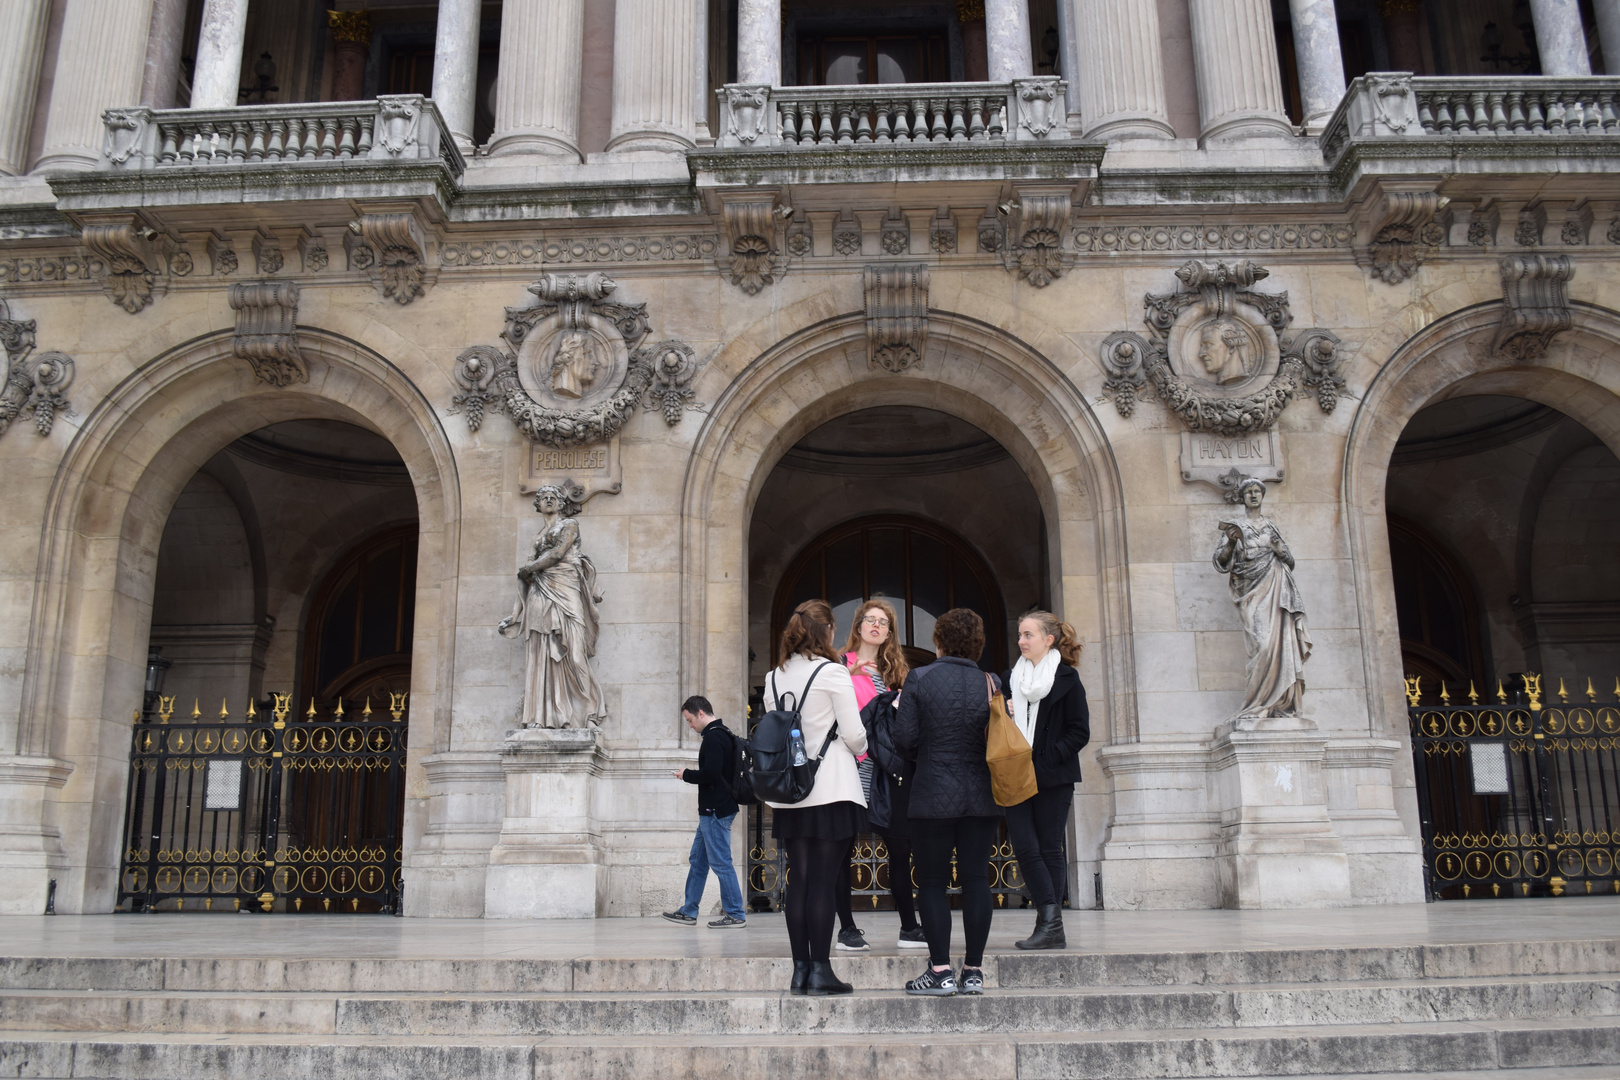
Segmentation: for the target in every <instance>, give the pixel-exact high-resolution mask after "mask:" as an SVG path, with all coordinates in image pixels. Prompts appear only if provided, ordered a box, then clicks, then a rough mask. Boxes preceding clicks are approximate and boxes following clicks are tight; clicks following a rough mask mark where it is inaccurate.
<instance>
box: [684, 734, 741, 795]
mask: <svg viewBox="0 0 1620 1080" xmlns="http://www.w3.org/2000/svg"><path fill="white" fill-rule="evenodd" d="M736 753H737V743H736V740H735V739H733V738H732V735H731V731H730V729H728V728H727V727H726V725H725V722H724V721H721V720H711V721H709V723H708V725H707V726H706V727H704V729H703V742H702V743H701V744H699V746H698V767H697V768H695V769H686V770H685V771H683V772H682V773H681V779H682V780H685V781H686V782H687V783H688V784H696V785H697V789H698V813H700V814H713V815H714V816H715V817H730V816H731V815H732V814H735V813H736V812H737V800H736V799H735V798H734V797H733V796H732V794H731V774H732V773H733V772H734V771H735V770H736V768H737V759H736Z"/></svg>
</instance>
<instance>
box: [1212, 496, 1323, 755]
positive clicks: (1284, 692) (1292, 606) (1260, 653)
mask: <svg viewBox="0 0 1620 1080" xmlns="http://www.w3.org/2000/svg"><path fill="white" fill-rule="evenodd" d="M1238 493H1239V495H1240V496H1241V498H1242V500H1243V505H1244V508H1245V513H1244V516H1243V517H1241V518H1238V519H1236V520H1231V521H1222V522H1220V523H1218V526H1217V527H1218V528H1219V529H1220V531H1221V535H1222V539H1221V545H1220V547H1218V548H1216V549H1215V559H1214V561H1215V569H1216V570H1219V571H1220V572H1221V573H1223V574H1226V575H1228V578H1229V580H1230V582H1231V587H1232V602H1233V603H1234V604H1236V605H1237V609H1238V616H1239V617H1240V618H1241V619H1242V622H1243V638H1244V643H1245V644H1246V645H1247V646H1248V652H1249V662H1248V665H1247V668H1246V669H1245V673H1246V675H1247V680H1246V685H1245V689H1244V694H1243V707H1242V708H1241V709H1240V710H1239V711H1238V715H1237V720H1238V727H1239V728H1242V729H1252V728H1253V727H1255V726H1256V725H1257V723H1258V722H1259V721H1261V720H1265V719H1269V718H1273V717H1299V716H1301V714H1302V708H1303V702H1304V697H1305V661H1307V660H1309V659H1310V657H1311V638H1310V634H1309V633H1308V632H1307V631H1306V629H1305V607H1304V603H1303V602H1302V601H1301V599H1300V595H1299V587H1298V586H1297V585H1295V584H1294V574H1293V570H1294V556H1293V553H1292V552H1290V551H1289V550H1288V545H1287V544H1286V543H1285V542H1284V541H1283V538H1282V533H1281V532H1280V531H1278V529H1277V526H1276V525H1274V524H1272V522H1271V521H1269V520H1268V519H1267V518H1266V516H1265V515H1264V513H1262V512H1261V507H1262V506H1263V504H1264V502H1265V498H1266V486H1265V484H1264V483H1262V482H1261V481H1259V480H1256V479H1255V478H1253V477H1245V478H1244V480H1243V481H1242V482H1241V483H1240V484H1239V485H1238Z"/></svg>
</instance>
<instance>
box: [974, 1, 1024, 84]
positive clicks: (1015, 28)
mask: <svg viewBox="0 0 1620 1080" xmlns="http://www.w3.org/2000/svg"><path fill="white" fill-rule="evenodd" d="M984 29H985V36H986V45H985V47H986V49H987V50H988V51H989V53H990V81H991V82H1011V81H1012V80H1013V79H1027V78H1029V76H1031V75H1033V74H1035V61H1034V59H1033V58H1032V57H1031V56H1030V54H1029V0H984Z"/></svg>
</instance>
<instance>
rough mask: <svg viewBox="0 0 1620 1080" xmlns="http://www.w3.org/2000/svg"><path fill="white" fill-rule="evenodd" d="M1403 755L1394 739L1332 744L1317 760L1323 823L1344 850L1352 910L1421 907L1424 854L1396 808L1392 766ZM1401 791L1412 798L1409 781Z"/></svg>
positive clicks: (1337, 741)
mask: <svg viewBox="0 0 1620 1080" xmlns="http://www.w3.org/2000/svg"><path fill="white" fill-rule="evenodd" d="M1402 755H1406V760H1410V754H1409V752H1408V751H1407V750H1406V749H1405V748H1404V747H1403V746H1402V744H1401V743H1399V742H1397V741H1395V740H1394V739H1337V738H1336V739H1334V740H1332V741H1331V742H1329V743H1328V746H1327V753H1326V754H1325V755H1324V757H1323V759H1322V767H1323V770H1324V771H1323V775H1324V777H1325V780H1326V783H1327V811H1328V817H1330V818H1332V820H1333V831H1334V833H1335V834H1337V835H1338V837H1339V842H1340V843H1341V844H1343V845H1344V854H1345V858H1346V859H1347V860H1348V861H1349V864H1350V892H1351V899H1352V900H1353V901H1354V902H1355V903H1357V904H1421V903H1422V902H1423V848H1422V845H1421V843H1420V841H1419V839H1418V837H1417V836H1416V835H1414V834H1413V833H1412V832H1410V831H1409V830H1408V828H1407V825H1406V822H1405V821H1403V820H1402V819H1401V815H1400V812H1399V808H1398V807H1397V805H1396V796H1397V794H1398V792H1399V791H1400V790H1402V789H1398V788H1397V787H1396V777H1395V773H1396V769H1395V764H1396V762H1397V761H1400V760H1402ZM1402 772H1403V773H1404V772H1405V770H1402ZM1404 791H1405V792H1407V793H1408V798H1411V795H1412V792H1413V789H1412V787H1411V779H1410V777H1408V779H1407V780H1406V786H1405V787H1404Z"/></svg>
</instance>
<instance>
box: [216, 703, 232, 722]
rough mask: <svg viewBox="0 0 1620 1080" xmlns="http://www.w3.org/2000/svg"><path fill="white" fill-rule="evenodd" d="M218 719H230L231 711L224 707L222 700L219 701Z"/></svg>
mask: <svg viewBox="0 0 1620 1080" xmlns="http://www.w3.org/2000/svg"><path fill="white" fill-rule="evenodd" d="M219 718H220V719H221V720H229V719H230V718H231V710H230V709H228V708H226V707H225V699H224V698H220V699H219Z"/></svg>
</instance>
